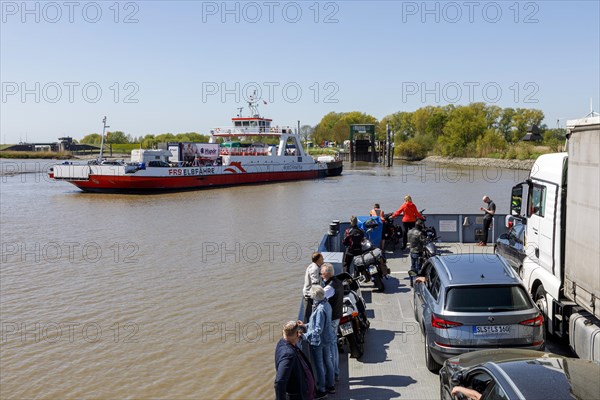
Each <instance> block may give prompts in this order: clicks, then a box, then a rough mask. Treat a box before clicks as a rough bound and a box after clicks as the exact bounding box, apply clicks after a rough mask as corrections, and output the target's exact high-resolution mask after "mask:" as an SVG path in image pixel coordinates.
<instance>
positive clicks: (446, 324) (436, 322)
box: [431, 315, 462, 329]
mask: <svg viewBox="0 0 600 400" xmlns="http://www.w3.org/2000/svg"><path fill="white" fill-rule="evenodd" d="M461 325H462V324H461V323H460V322H454V321H448V320H447V319H442V318H438V317H436V316H435V315H431V326H433V327H434V328H438V329H448V328H455V327H457V326H461Z"/></svg>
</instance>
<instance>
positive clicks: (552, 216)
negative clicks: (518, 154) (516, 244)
mask: <svg viewBox="0 0 600 400" xmlns="http://www.w3.org/2000/svg"><path fill="white" fill-rule="evenodd" d="M599 138H600V116H596V115H594V113H592V114H591V116H588V117H586V118H582V119H577V120H570V121H568V122H567V152H566V153H555V154H546V155H542V156H540V157H539V158H538V159H537V160H536V161H535V164H534V165H533V167H532V169H531V173H530V176H529V178H528V179H527V180H526V181H525V182H523V183H521V184H519V185H517V186H515V187H513V189H512V199H511V214H512V216H514V217H517V218H519V219H521V220H522V221H523V223H525V224H526V234H525V241H526V243H525V249H526V250H525V252H526V256H525V259H524V261H523V266H522V270H520V271H519V274H520V275H521V277H522V278H523V281H524V283H525V285H527V287H528V289H529V291H530V293H531V295H532V296H533V298H534V300H535V302H536V304H537V305H538V307H539V308H540V310H541V311H542V313H543V314H544V317H545V320H546V327H547V333H548V334H550V335H555V336H557V337H559V338H564V339H566V338H567V337H568V340H569V344H570V346H571V348H572V349H573V351H574V352H575V353H576V354H577V355H578V356H579V357H580V358H585V359H592V360H596V361H600V250H599V248H600V235H599V231H600V205H599V199H600V192H599V185H600V173H599V170H600V165H599V159H600V145H599Z"/></svg>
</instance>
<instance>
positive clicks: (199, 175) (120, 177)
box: [50, 161, 342, 193]
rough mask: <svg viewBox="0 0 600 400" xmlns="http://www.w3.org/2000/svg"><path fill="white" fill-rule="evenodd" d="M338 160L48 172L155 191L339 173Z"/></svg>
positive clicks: (89, 183) (89, 187)
mask: <svg viewBox="0 0 600 400" xmlns="http://www.w3.org/2000/svg"><path fill="white" fill-rule="evenodd" d="M338 164H339V165H338ZM341 164H342V163H341V161H340V162H333V163H328V164H322V165H319V164H312V165H310V166H309V167H308V166H301V165H287V166H285V165H284V166H277V167H276V166H247V167H245V168H244V167H243V166H242V165H236V164H235V163H234V165H231V164H230V165H226V166H215V167H183V168H179V167H174V168H167V167H156V168H147V169H144V170H138V171H135V172H133V173H131V172H130V173H126V172H125V167H123V166H104V165H102V166H96V165H94V166H87V165H56V166H54V169H53V171H52V172H51V175H50V176H51V177H52V178H53V179H55V180H64V181H67V182H69V183H71V184H73V185H75V186H77V187H78V188H80V189H81V190H84V191H86V192H104V193H110V192H113V193H114V192H118V193H131V192H153V191H154V192H159V191H178V190H194V189H202V188H210V187H219V186H234V185H244V184H258V183H269V182H281V181H295V180H306V179H317V178H324V177H326V176H335V175H339V174H340V173H341V169H342V165H341ZM286 168H287V169H286Z"/></svg>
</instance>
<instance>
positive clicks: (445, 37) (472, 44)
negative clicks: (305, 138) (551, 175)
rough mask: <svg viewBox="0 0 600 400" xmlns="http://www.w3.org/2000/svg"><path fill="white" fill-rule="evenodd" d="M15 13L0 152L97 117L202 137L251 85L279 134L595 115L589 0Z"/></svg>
mask: <svg viewBox="0 0 600 400" xmlns="http://www.w3.org/2000/svg"><path fill="white" fill-rule="evenodd" d="M23 4H24V3H22V2H21V1H15V2H13V1H3V2H2V3H1V6H2V25H1V39H0V44H1V54H0V60H1V61H0V62H1V66H0V73H1V81H2V99H1V104H0V105H1V135H2V137H0V140H1V141H2V142H3V143H4V142H6V143H16V142H18V141H19V140H20V139H22V140H25V138H27V139H28V140H29V141H38V142H42V141H55V140H56V138H58V137H59V136H63V135H71V136H73V137H75V138H81V137H83V136H84V135H86V134H89V133H93V132H99V131H100V130H101V126H102V125H101V120H102V117H103V116H104V115H106V116H107V117H108V122H109V125H110V126H111V128H110V130H122V131H125V132H126V133H128V134H131V135H133V136H140V135H145V134H148V133H154V134H157V133H165V132H172V133H179V132H187V131H196V132H200V133H207V131H208V130H209V129H210V128H212V127H215V126H223V125H227V124H228V123H229V119H230V118H231V117H232V116H234V114H235V113H236V107H240V106H245V104H244V101H243V93H241V91H242V89H243V88H244V87H246V88H250V87H252V85H251V83H252V82H256V83H258V85H259V87H260V89H261V92H262V98H263V100H266V101H267V103H268V104H267V105H264V103H263V102H262V101H261V108H260V110H261V112H262V114H263V115H265V116H268V117H272V118H273V119H274V121H275V122H274V123H275V124H278V125H288V124H289V125H294V124H296V121H298V120H300V121H301V123H302V124H310V125H314V124H316V123H318V122H319V120H320V119H321V117H322V116H323V115H325V114H326V113H328V112H330V111H337V112H339V111H362V112H366V113H369V114H371V115H373V116H375V117H376V118H378V119H381V118H382V117H384V116H385V115H387V114H390V113H393V112H397V111H414V110H415V109H417V108H419V107H422V106H424V105H445V104H448V103H454V104H468V103H469V102H470V101H486V100H488V102H492V101H493V102H495V104H497V105H499V106H501V107H525V108H539V109H541V110H543V111H544V113H545V115H546V119H545V123H546V124H548V125H549V126H550V127H555V126H556V124H557V119H559V118H565V119H566V118H577V117H581V116H583V115H585V114H586V113H587V112H589V102H590V98H592V99H593V103H594V108H595V110H596V111H597V110H598V109H600V98H599V93H600V82H599V75H600V61H599V58H600V43H599V42H600V28H599V21H600V8H599V2H598V1H580V2H573V1H535V2H516V1H498V2H487V1H482V2H479V1H473V2H466V1H457V2H426V3H425V2H422V1H415V2H413V1H337V2H318V3H317V2H315V1H298V2H279V1H271V2H269V1H257V2H228V3H223V2H221V1H217V2H210V1H209V2H200V1H198V2H196V1H179V2H178V1H171V2H162V1H133V2H119V3H117V5H116V6H115V2H113V1H107V2H103V1H98V2H86V1H83V2H78V1H76V2H73V4H72V5H65V4H64V2H62V1H59V2H56V3H47V2H29V3H26V8H27V9H24V7H23ZM69 4H70V3H69ZM225 8H227V9H225ZM98 11H100V12H101V14H98ZM299 12H300V14H299ZM125 20H128V21H129V22H130V23H126V22H125ZM84 87H85V91H84ZM284 87H285V90H284ZM237 88H239V90H238V89H237ZM484 88H485V90H484ZM98 89H100V90H101V91H102V93H101V94H100V93H99V92H97V90H98ZM222 89H228V90H229V92H228V93H226V94H223V93H222ZM298 89H300V90H301V94H299V93H298ZM270 90H271V92H272V93H269V91H270ZM423 90H426V91H427V92H423ZM498 90H500V91H501V92H499V91H498ZM250 91H252V89H250ZM215 92H216V93H215ZM236 97H239V99H240V103H241V104H240V103H238V102H237V101H236V100H237V99H236ZM423 97H424V98H423ZM296 100H297V101H296ZM132 101H134V102H132ZM135 101H137V102H135ZM332 101H333V102H332ZM244 112H246V113H247V108H245V109H244ZM560 125H561V126H564V119H561V120H560Z"/></svg>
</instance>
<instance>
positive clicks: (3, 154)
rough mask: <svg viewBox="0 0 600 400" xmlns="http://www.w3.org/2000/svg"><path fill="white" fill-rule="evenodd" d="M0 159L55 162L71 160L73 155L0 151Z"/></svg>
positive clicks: (66, 153) (67, 153)
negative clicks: (51, 160) (49, 160)
mask: <svg viewBox="0 0 600 400" xmlns="http://www.w3.org/2000/svg"><path fill="white" fill-rule="evenodd" d="M0 158H18V159H26V158H35V159H40V158H41V159H56V160H68V159H71V158H73V154H71V153H70V152H59V153H55V152H52V151H4V150H0Z"/></svg>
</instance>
